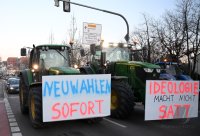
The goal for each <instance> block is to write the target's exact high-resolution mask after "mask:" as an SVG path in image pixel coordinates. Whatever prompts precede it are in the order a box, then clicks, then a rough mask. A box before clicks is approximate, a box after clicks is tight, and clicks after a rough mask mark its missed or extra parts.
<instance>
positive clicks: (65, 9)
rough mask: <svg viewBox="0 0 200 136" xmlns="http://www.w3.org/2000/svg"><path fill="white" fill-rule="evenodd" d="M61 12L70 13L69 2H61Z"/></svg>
mask: <svg viewBox="0 0 200 136" xmlns="http://www.w3.org/2000/svg"><path fill="white" fill-rule="evenodd" d="M63 11H64V12H70V0H68V2H67V1H63Z"/></svg>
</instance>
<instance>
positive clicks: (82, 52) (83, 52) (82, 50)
mask: <svg viewBox="0 0 200 136" xmlns="http://www.w3.org/2000/svg"><path fill="white" fill-rule="evenodd" d="M80 54H81V57H84V56H85V51H84V49H81V50H80Z"/></svg>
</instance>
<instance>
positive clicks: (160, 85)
mask: <svg viewBox="0 0 200 136" xmlns="http://www.w3.org/2000/svg"><path fill="white" fill-rule="evenodd" d="M198 101H199V82H198V81H169V80H168V81H167V80H147V81H146V100H145V120H162V119H177V118H193V117H198Z"/></svg>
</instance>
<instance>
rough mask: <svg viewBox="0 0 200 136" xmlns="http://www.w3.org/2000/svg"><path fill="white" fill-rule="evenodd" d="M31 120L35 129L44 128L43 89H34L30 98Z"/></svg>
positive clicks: (30, 93)
mask: <svg viewBox="0 0 200 136" xmlns="http://www.w3.org/2000/svg"><path fill="white" fill-rule="evenodd" d="M28 105H29V118H30V121H31V124H32V126H33V127H34V128H42V127H43V126H44V123H43V122H42V88H41V87H32V88H31V89H30V92H29V98H28Z"/></svg>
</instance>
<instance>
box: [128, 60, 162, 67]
mask: <svg viewBox="0 0 200 136" xmlns="http://www.w3.org/2000/svg"><path fill="white" fill-rule="evenodd" d="M128 63H129V64H133V65H138V66H141V67H143V68H160V66H158V65H155V64H152V63H148V62H141V61H129V62H128Z"/></svg>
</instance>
